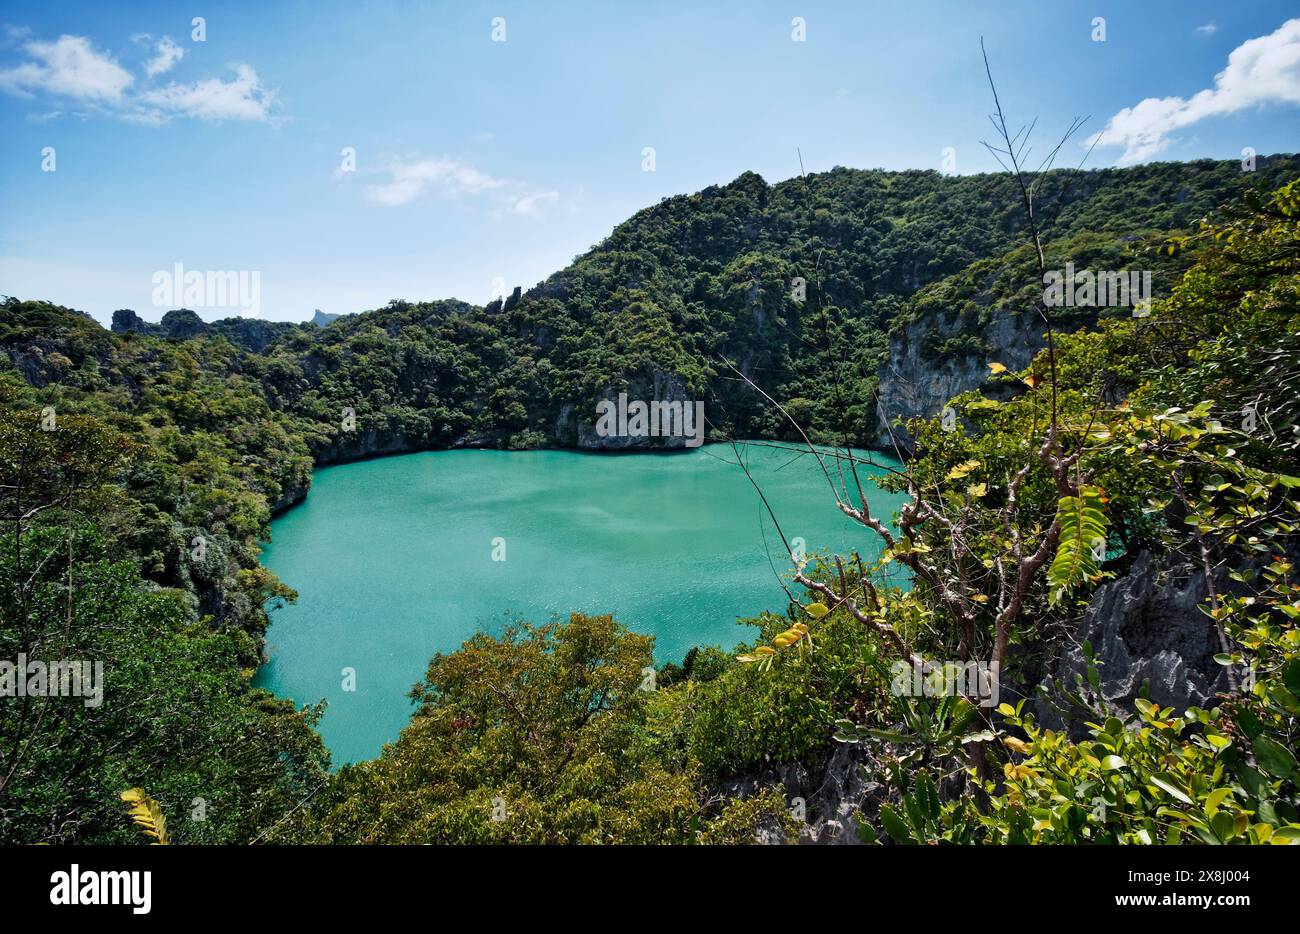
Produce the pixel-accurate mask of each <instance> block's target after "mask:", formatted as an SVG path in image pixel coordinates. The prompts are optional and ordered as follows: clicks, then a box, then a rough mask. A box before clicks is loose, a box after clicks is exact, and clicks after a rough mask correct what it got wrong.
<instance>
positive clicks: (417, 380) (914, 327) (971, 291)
mask: <svg viewBox="0 0 1300 934" xmlns="http://www.w3.org/2000/svg"><path fill="white" fill-rule="evenodd" d="M1297 172H1300V160H1297V158H1296V157H1294V156H1272V157H1268V158H1263V159H1260V161H1259V163H1258V167H1257V170H1256V171H1255V172H1253V173H1246V172H1242V171H1241V167H1240V165H1239V164H1238V163H1236V162H1213V161H1208V160H1207V161H1200V162H1192V163H1163V164H1154V165H1144V166H1138V167H1135V168H1129V169H1105V170H1098V171H1089V172H1084V173H1081V174H1079V175H1077V176H1074V177H1072V173H1069V172H1065V171H1062V172H1056V173H1052V174H1051V175H1049V176H1047V177H1045V178H1044V180H1043V183H1042V187H1041V192H1040V194H1039V197H1038V204H1037V209H1038V216H1039V218H1040V220H1041V221H1042V222H1043V223H1044V224H1045V233H1046V240H1047V242H1048V244H1049V250H1050V252H1051V253H1052V254H1053V255H1052V257H1051V259H1052V260H1053V261H1054V262H1055V263H1057V264H1058V265H1064V263H1065V262H1067V261H1074V262H1075V263H1076V265H1078V266H1080V268H1082V267H1084V266H1086V265H1088V264H1090V263H1091V264H1093V265H1094V266H1096V267H1098V268H1104V269H1150V270H1154V271H1155V273H1156V275H1155V277H1154V288H1155V290H1156V292H1157V294H1164V293H1165V292H1167V290H1168V288H1169V287H1170V286H1171V285H1172V283H1173V282H1174V281H1175V279H1176V277H1177V275H1178V273H1179V271H1180V270H1181V268H1182V265H1183V258H1182V257H1173V258H1168V257H1164V255H1163V253H1159V252H1157V251H1155V250H1152V249H1150V247H1151V246H1152V244H1159V243H1160V242H1161V241H1162V239H1163V236H1164V235H1165V234H1166V233H1168V232H1170V231H1176V230H1179V229H1185V228H1188V227H1190V226H1193V225H1194V224H1195V223H1196V222H1197V220H1198V219H1199V218H1201V217H1202V216H1204V215H1205V214H1206V213H1207V212H1209V211H1211V210H1212V209H1213V208H1215V207H1216V206H1218V205H1220V204H1222V203H1224V202H1226V201H1229V200H1232V199H1233V198H1234V197H1236V196H1237V195H1238V194H1239V193H1240V192H1241V191H1242V190H1243V189H1245V188H1248V187H1257V188H1259V189H1262V190H1265V191H1270V190H1273V189H1274V188H1276V187H1277V186H1278V185H1279V184H1281V183H1283V182H1284V181H1286V180H1287V179H1288V178H1291V177H1294V175H1295V174H1297ZM1022 217H1023V212H1022V211H1021V208H1020V201H1019V195H1018V192H1017V191H1016V190H1015V188H1014V183H1013V182H1012V181H1011V180H1010V179H1009V178H1008V177H1006V176H1003V175H973V176H962V177H945V176H942V175H940V174H938V173H936V172H933V171H924V172H922V171H907V172H884V171H863V170H852V169H843V168H837V169H834V170H832V171H830V172H826V173H821V174H816V175H809V176H806V177H802V178H794V179H790V180H788V181H785V182H782V183H780V184H777V185H772V186H769V185H767V184H766V183H765V182H764V181H763V179H762V178H760V177H759V176H758V175H755V174H754V173H745V174H744V175H741V176H740V177H739V178H737V179H736V180H735V181H733V182H731V183H730V184H728V185H721V186H714V187H710V188H706V189H705V190H703V191H700V192H698V193H696V194H693V195H683V196H679V197H674V198H668V199H665V200H663V201H662V202H660V203H659V204H657V205H655V206H653V207H650V208H646V209H645V210H643V211H640V212H639V213H637V214H636V215H634V216H633V217H632V218H630V219H629V220H628V221H626V222H625V223H623V224H621V225H619V226H618V227H617V228H616V229H615V230H614V231H613V232H612V233H611V234H610V236H609V237H608V238H607V239H606V240H605V241H603V242H602V243H600V244H598V245H597V246H595V247H593V248H592V249H591V250H589V251H588V252H587V253H585V254H583V255H582V256H580V257H578V258H577V259H576V260H575V261H574V262H573V263H572V264H571V265H570V266H568V267H567V268H565V269H563V270H561V271H559V272H557V273H555V274H554V275H552V276H551V277H549V278H548V279H547V280H546V281H545V282H543V283H541V284H539V285H537V286H536V287H534V288H531V289H528V290H527V291H523V292H522V294H521V292H520V290H519V289H518V288H516V290H515V292H514V293H513V294H512V295H510V296H509V297H507V298H506V299H505V300H504V302H501V301H497V302H493V303H491V304H489V305H488V306H487V307H486V308H471V307H469V306H465V305H462V304H460V303H448V302H433V303H420V304H408V303H406V302H403V301H395V302H393V303H391V304H390V305H389V306H388V307H386V308H382V309H378V310H376V311H372V312H368V313H365V314H360V315H351V316H348V317H346V318H344V319H342V320H340V321H336V322H333V323H332V324H330V325H329V326H327V327H325V328H322V329H319V330H318V329H316V328H313V327H295V326H290V325H285V324H269V323H254V322H249V321H227V322H220V323H216V324H212V325H208V326H206V328H205V327H204V326H203V324H202V322H201V321H198V320H197V318H196V316H193V315H192V314H190V313H185V312H173V313H172V314H170V315H168V316H167V319H165V322H164V326H163V327H162V328H158V327H156V326H153V327H148V330H149V331H151V332H153V333H158V332H159V331H161V333H163V334H167V335H171V336H177V337H184V336H191V335H194V334H198V333H204V332H206V333H209V334H213V333H219V334H221V335H222V336H225V337H226V338H227V339H229V340H231V341H234V342H235V343H236V344H239V345H241V346H242V347H243V348H245V349H250V350H253V351H256V352H258V353H262V354H265V355H266V356H267V358H268V359H267V360H266V361H264V362H259V363H258V364H257V365H258V366H267V367H269V372H267V373H266V374H265V375H264V376H263V377H262V380H261V381H262V383H263V386H264V388H265V393H266V397H267V399H268V401H269V402H270V403H271V405H272V406H273V407H275V408H276V409H277V410H282V411H285V412H286V413H289V414H291V415H292V416H294V417H295V418H298V419H303V420H305V421H306V422H308V423H309V424H310V425H311V428H310V430H309V431H308V432H307V434H308V436H309V441H310V443H311V447H312V451H313V453H314V454H315V456H317V457H318V458H320V459H323V460H336V459H342V458H348V457H355V456H361V455H365V454H368V453H375V452H384V451H396V450H408V449H418V448H424V447H447V446H454V445H465V444H472V445H492V446H497V445H500V446H509V445H514V446H535V445H541V444H559V445H579V446H601V445H602V444H604V443H606V442H605V441H604V439H599V438H595V437H594V436H593V435H592V434H591V432H590V431H583V430H582V427H581V426H583V425H584V424H589V423H590V422H591V421H592V420H593V417H594V403H595V401H596V400H597V399H598V398H600V397H603V396H607V395H610V394H613V393H617V392H618V391H619V390H620V389H623V388H628V389H629V390H630V392H631V394H632V396H633V397H634V398H635V397H638V395H639V396H640V397H643V398H650V397H652V396H657V395H659V394H664V393H667V394H670V395H672V396H675V397H679V398H703V399H705V400H707V402H708V408H707V415H708V418H709V421H710V422H711V423H712V424H714V425H716V426H717V427H718V429H719V430H721V431H724V432H728V433H734V434H736V435H750V436H755V435H781V434H782V433H783V432H784V431H785V430H786V428H785V426H784V425H783V423H782V420H781V419H780V417H779V415H777V414H776V413H774V412H773V411H772V409H771V407H770V406H765V405H764V404H762V400H761V398H760V397H759V395H758V394H757V393H755V392H754V391H753V390H752V389H750V388H748V387H746V386H744V384H743V383H742V382H740V381H738V380H736V379H734V378H733V377H734V374H732V373H730V372H728V370H727V369H726V363H724V361H725V362H727V363H734V364H735V365H736V366H738V367H739V369H740V370H741V371H742V372H744V373H745V375H747V376H750V377H752V378H753V379H754V381H755V382H756V383H757V384H758V385H759V386H761V387H762V388H763V389H764V390H765V391H766V392H768V393H770V394H771V395H772V396H773V397H774V398H776V399H778V400H781V401H783V402H786V403H790V404H792V405H793V407H794V408H793V410H794V411H795V412H796V413H797V414H798V416H799V417H800V419H801V420H802V421H803V422H804V423H805V424H807V425H809V426H810V427H811V428H813V429H814V430H816V431H818V432H822V433H824V434H826V435H830V434H837V435H838V434H845V435H847V436H848V437H849V438H851V439H852V440H855V441H858V442H862V443H875V444H882V443H884V440H885V439H884V437H883V431H882V425H881V413H880V409H883V413H884V418H885V420H888V419H889V418H891V417H892V416H894V415H897V414H904V415H914V414H927V412H928V410H932V409H933V408H935V407H937V405H941V404H942V403H943V402H944V401H946V399H947V398H948V397H949V396H951V395H954V394H956V393H957V392H960V391H963V390H966V389H970V388H973V383H972V380H973V381H974V383H975V384H977V383H978V382H979V381H980V380H981V379H982V376H981V375H980V374H981V373H982V372H983V371H984V370H985V363H986V362H987V356H988V353H990V352H991V351H992V350H993V349H994V348H993V347H990V346H988V345H989V344H990V341H989V340H988V339H987V338H988V337H989V335H990V331H989V328H990V325H991V324H992V323H993V322H992V321H991V320H990V317H991V315H992V314H993V313H994V312H998V311H1005V312H1007V313H1008V315H1010V316H1011V317H1012V318H1014V316H1015V314H1016V313H1017V312H1018V311H1019V307H1022V306H1018V305H1017V303H1015V302H1012V301H1010V299H1011V298H1012V297H1013V295H1014V292H1015V291H1016V290H1017V289H1021V288H1023V286H1024V281H1023V278H1020V279H1018V280H1017V282H1016V285H1015V287H1014V288H1011V287H1010V286H1008V287H1007V289H1006V290H1003V289H1002V286H1001V282H1000V280H999V278H998V273H999V271H1003V272H1005V271H1007V270H1014V271H1016V272H1017V273H1019V272H1020V271H1021V269H1020V268H1019V267H1021V266H1023V265H1024V262H1025V260H1026V259H1027V254H1025V253H1024V251H1023V248H1021V249H1020V250H1018V251H1017V250H1013V249H1012V245H1013V244H1015V243H1018V242H1019V241H1018V240H1017V234H1018V232H1019V226H1020V224H1021V223H1022V220H1021V219H1022ZM1009 250H1010V251H1011V252H1010V254H1009V255H1004V254H1008V251H1009ZM799 278H802V279H804V280H805V282H806V297H805V300H804V301H802V302H801V301H799V300H798V299H797V297H796V295H795V293H796V282H795V280H796V279H799ZM1007 278H1010V277H1007ZM963 309H964V310H965V312H966V313H965V314H964V315H963V316H960V317H957V318H952V319H951V320H942V319H941V315H942V313H947V312H957V311H962V310H963ZM972 311H976V312H980V313H976V314H972V313H971V312H972ZM1116 313H1120V314H1127V313H1129V312H1128V310H1126V309H1120V310H1119V311H1118V312H1116ZM1004 317H1006V316H1004ZM1093 317H1095V312H1091V311H1089V310H1087V309H1082V310H1079V311H1077V312H1076V313H1075V315H1074V317H1073V320H1072V321H1066V322H1065V323H1066V325H1067V326H1074V325H1078V324H1081V323H1084V322H1086V321H1089V320H1091V319H1092V318H1093ZM914 319H915V320H914ZM168 324H170V327H168V326H167V325H168ZM1003 324H1004V325H1005V324H1006V322H1005V321H1004V322H1003ZM133 328H134V329H135V330H137V331H141V330H143V329H144V328H143V327H142V326H141V324H140V323H139V318H138V317H137V316H135V315H134V314H132V313H130V312H119V313H118V316H116V317H115V326H114V329H115V330H119V331H125V330H130V329H133ZM891 329H893V332H894V336H895V340H894V346H893V348H892V350H893V353H892V355H891V347H890V337H889V335H890V332H891ZM1005 330H1006V331H1007V333H1006V334H997V335H995V336H996V337H997V339H996V340H995V341H993V343H996V345H997V348H996V349H997V350H998V351H999V352H1001V353H1005V354H1009V355H1010V358H1009V359H1007V360H1006V361H1005V362H1006V363H1007V364H1008V365H1012V366H1015V365H1024V364H1025V363H1027V362H1028V358H1029V356H1031V355H1032V352H1033V351H1034V350H1036V349H1037V340H1038V337H1039V335H1038V333H1037V330H1036V328H1034V327H1033V326H1032V323H1029V324H1028V325H1024V326H1022V325H1021V324H1020V323H1019V322H1016V323H1015V324H1014V325H1013V326H1010V327H1007V328H1005ZM909 337H910V340H908V339H907V338H909ZM1009 341H1010V343H1012V344H1014V345H1015V346H1010V347H1008V346H1007V345H1008V342H1009ZM900 342H901V343H900ZM828 344H830V345H833V346H834V347H835V348H836V351H835V353H834V354H833V355H831V354H828V353H827V346H828ZM940 358H942V360H943V361H944V363H943V365H942V366H940V365H939V363H938V362H937V361H939V360H940ZM882 373H883V374H884V376H885V379H886V386H887V389H888V391H887V392H886V393H885V394H884V396H885V398H884V399H882V405H881V406H877V404H876V400H875V398H874V394H875V391H876V388H877V383H878V379H879V375H880V374H882ZM936 380H937V382H936ZM835 384H838V389H837V390H835V391H832V388H831V387H832V385H835ZM345 406H346V407H350V408H352V409H354V410H355V411H356V413H357V427H358V430H357V431H356V432H354V433H342V432H340V431H339V430H338V423H339V417H338V413H339V411H340V410H341V409H342V408H343V407H345ZM652 440H653V439H652Z"/></svg>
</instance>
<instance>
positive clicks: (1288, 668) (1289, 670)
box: [1282, 658, 1300, 697]
mask: <svg viewBox="0 0 1300 934" xmlns="http://www.w3.org/2000/svg"><path fill="white" fill-rule="evenodd" d="M1282 683H1283V684H1285V685H1286V689H1287V690H1288V691H1290V692H1291V693H1292V694H1295V695H1296V696H1297V697H1300V658H1293V659H1291V660H1290V661H1289V662H1287V663H1286V664H1285V665H1283V666H1282Z"/></svg>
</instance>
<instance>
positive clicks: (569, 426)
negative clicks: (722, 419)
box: [554, 371, 708, 451]
mask: <svg viewBox="0 0 1300 934" xmlns="http://www.w3.org/2000/svg"><path fill="white" fill-rule="evenodd" d="M619 393H626V394H627V398H628V400H640V401H643V402H645V403H647V404H649V403H650V402H680V403H681V404H682V407H683V409H685V408H686V407H687V406H694V404H695V400H694V399H691V398H689V397H688V396H687V393H686V384H685V383H684V382H682V379H681V377H680V376H678V375H677V374H676V373H667V372H661V371H655V372H654V373H653V374H652V375H651V376H650V377H649V378H648V379H646V378H642V379H633V380H630V381H629V382H628V383H627V384H626V386H624V387H622V388H618V389H615V388H612V387H606V388H605V389H604V390H603V391H602V392H601V394H600V396H599V397H598V398H597V399H596V400H595V401H594V402H593V403H592V404H591V406H590V407H589V408H586V410H585V411H584V410H582V409H579V408H577V407H576V406H575V405H573V404H571V403H570V404H566V405H565V406H563V407H562V408H561V409H560V413H559V416H558V418H557V419H556V421H555V431H554V439H555V441H556V443H558V444H560V445H564V446H567V447H576V448H581V449H583V450H587V451H645V450H674V449H680V448H684V447H685V446H686V442H687V440H688V439H687V437H685V436H684V435H681V434H676V435H667V436H660V437H654V436H645V437H638V436H634V435H610V436H604V435H601V434H598V433H597V431H596V422H597V409H596V407H597V406H598V405H599V404H600V403H601V402H609V403H612V404H614V405H617V402H618V396H619ZM693 412H694V409H692V413H693ZM705 415H706V417H707V415H708V412H707V409H706V411H705ZM692 417H693V414H692ZM701 430H702V428H701Z"/></svg>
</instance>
